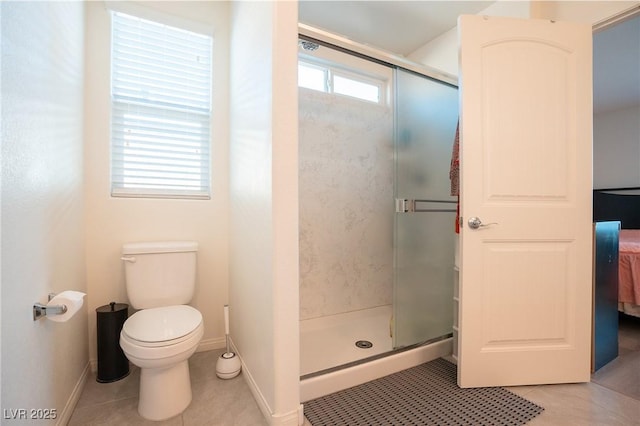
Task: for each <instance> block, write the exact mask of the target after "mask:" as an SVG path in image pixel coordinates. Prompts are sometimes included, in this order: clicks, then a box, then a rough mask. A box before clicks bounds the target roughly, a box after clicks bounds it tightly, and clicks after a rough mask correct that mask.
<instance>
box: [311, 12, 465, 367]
mask: <svg viewBox="0 0 640 426" xmlns="http://www.w3.org/2000/svg"><path fill="white" fill-rule="evenodd" d="M298 37H299V39H301V40H305V41H310V42H313V43H317V44H320V45H322V46H326V47H328V48H331V49H335V50H337V51H341V52H343V53H346V54H349V55H352V56H354V57H357V58H361V59H365V60H369V61H371V62H373V63H377V64H380V65H384V66H387V67H389V68H390V69H391V70H392V71H393V72H394V81H395V73H396V72H397V70H403V71H407V72H410V73H413V74H416V75H419V76H421V77H423V78H427V79H430V80H434V81H436V82H439V83H442V84H444V85H447V86H451V87H454V88H456V89H457V88H458V82H457V77H455V76H453V75H451V74H448V73H445V72H441V71H439V70H436V69H432V68H429V67H426V66H424V65H422V64H419V63H416V62H413V61H410V60H408V59H406V58H403V57H400V56H396V55H393V54H390V53H388V52H384V51H381V50H378V49H376V48H373V47H370V46H366V45H361V44H359V43H357V42H354V41H352V40H349V39H346V38H342V37H340V36H336V35H334V34H332V33H330V32H327V31H324V30H320V29H316V28H314V27H311V26H309V25H306V24H299V25H298ZM393 91H394V92H395V87H394V89H393ZM392 99H393V102H394V103H395V93H394V95H393V96H392ZM394 109H395V105H394ZM394 126H395V119H394ZM394 138H395V129H394ZM452 142H453V140H452ZM394 149H395V148H394ZM394 185H395V183H394ZM394 193H395V190H394ZM419 210H420V209H418V211H419ZM396 215H397V213H396ZM394 222H395V218H394ZM395 228H396V226H395V223H394V234H395V232H396V230H395ZM453 235H454V234H453V232H452V238H453ZM394 239H395V235H394ZM394 256H395V248H394ZM452 262H453V259H452ZM394 275H395V267H394ZM394 280H395V278H394ZM394 285H395V283H394ZM451 285H452V287H453V283H451ZM451 303H452V304H453V301H451ZM452 336H453V330H452V331H451V333H447V334H445V335H442V336H437V337H434V338H432V339H428V340H426V341H420V342H415V343H413V344H407V345H405V346H402V347H398V348H396V347H394V348H393V349H392V350H391V351H388V352H384V353H381V354H378V355H373V356H370V357H366V358H362V359H360V360H358V361H354V362H351V363H348V364H344V365H338V366H335V367H332V368H329V369H326V370H322V371H318V372H315V373H310V374H307V375H305V376H303V379H304V378H312V377H316V376H318V375H322V374H326V373H331V372H335V371H339V370H343V369H345V368H349V367H354V366H357V365H359V364H363V363H367V362H370V361H374V360H379V359H380V358H385V357H388V356H392V355H395V354H403V353H411V350H412V349H416V348H421V347H425V346H430V345H432V344H438V347H441V346H440V343H446V344H447V345H450V344H451V342H452ZM438 350H440V349H438ZM431 352H432V351H427V352H426V353H431ZM448 352H449V353H450V352H451V351H450V350H449V351H448ZM439 356H443V355H439ZM406 359H407V360H411V361H409V362H411V363H413V362H415V360H414V357H413V356H407V357H406ZM429 359H431V358H429ZM426 361H427V359H422V361H421V362H426ZM421 362H417V364H419V363H421ZM417 364H415V365H417ZM403 368H408V366H405V367H403ZM399 370H400V369H397V370H395V371H399ZM387 374H389V373H387Z"/></svg>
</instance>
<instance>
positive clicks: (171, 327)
mask: <svg viewBox="0 0 640 426" xmlns="http://www.w3.org/2000/svg"><path fill="white" fill-rule="evenodd" d="M200 323H202V314H201V313H200V312H199V311H198V310H197V309H195V308H193V307H191V306H187V305H176V306H163V307H161V308H151V309H143V310H141V311H138V312H136V313H135V314H133V315H131V317H129V319H127V320H126V321H125V323H124V326H123V327H122V331H123V332H124V333H125V334H126V335H127V336H129V337H130V338H132V339H135V340H137V341H139V342H147V343H158V342H166V341H169V340H175V339H179V338H181V337H183V336H186V335H187V334H189V333H191V332H192V331H194V330H195V329H196V328H197V327H198V326H199V325H200Z"/></svg>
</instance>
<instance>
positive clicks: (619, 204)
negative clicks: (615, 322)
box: [593, 187, 640, 317]
mask: <svg viewBox="0 0 640 426" xmlns="http://www.w3.org/2000/svg"><path fill="white" fill-rule="evenodd" d="M612 220H617V221H620V223H621V228H622V229H621V230H620V235H619V254H618V259H619V268H618V310H619V311H621V312H624V313H625V314H628V315H633V316H636V317H640V187H639V188H608V189H598V190H594V191H593V221H594V222H600V221H612Z"/></svg>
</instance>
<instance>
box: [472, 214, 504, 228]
mask: <svg viewBox="0 0 640 426" xmlns="http://www.w3.org/2000/svg"><path fill="white" fill-rule="evenodd" d="M468 223H469V228H471V229H478V228H481V227H484V226H489V225H497V224H498V223H497V222H491V223H486V224H485V223H482V221H481V220H480V218H479V217H475V216H474V217H470V218H469V222H468Z"/></svg>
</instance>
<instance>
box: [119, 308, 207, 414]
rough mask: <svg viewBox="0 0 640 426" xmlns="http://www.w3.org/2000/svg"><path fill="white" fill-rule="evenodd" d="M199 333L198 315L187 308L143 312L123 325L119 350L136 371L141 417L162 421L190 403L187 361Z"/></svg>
mask: <svg viewBox="0 0 640 426" xmlns="http://www.w3.org/2000/svg"><path fill="white" fill-rule="evenodd" d="M203 333H204V327H203V324H202V314H201V313H200V312H199V311H198V310H197V309H195V308H193V307H191V306H188V305H174V306H163V307H157V308H150V309H143V310H141V311H138V312H136V313H135V314H133V315H132V316H131V317H129V319H127V321H125V323H124V326H123V327H122V331H121V333H120V346H121V347H122V350H123V352H124V354H125V355H126V356H127V358H128V359H129V361H131V362H132V363H133V364H134V365H136V366H138V367H140V396H139V402H138V412H139V413H140V415H141V416H142V417H144V418H146V419H149V420H165V419H168V418H170V417H173V416H175V415H178V414H180V413H181V412H182V411H184V410H185V409H186V408H187V406H188V405H189V404H190V403H191V397H192V394H191V380H190V377H189V364H188V359H189V357H190V356H191V355H192V354H193V353H194V352H195V350H196V348H197V347H198V343H199V342H200V340H201V339H202V335H203Z"/></svg>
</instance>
